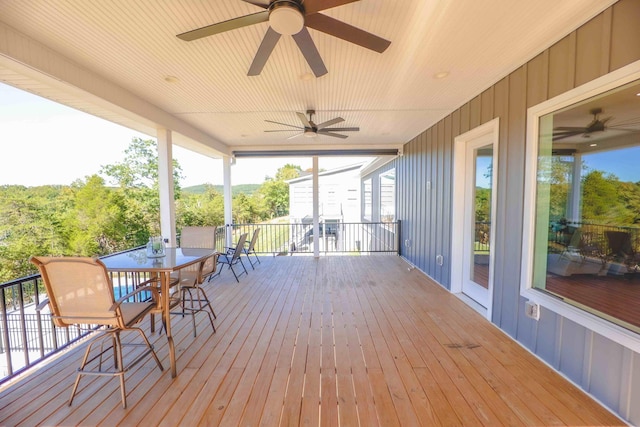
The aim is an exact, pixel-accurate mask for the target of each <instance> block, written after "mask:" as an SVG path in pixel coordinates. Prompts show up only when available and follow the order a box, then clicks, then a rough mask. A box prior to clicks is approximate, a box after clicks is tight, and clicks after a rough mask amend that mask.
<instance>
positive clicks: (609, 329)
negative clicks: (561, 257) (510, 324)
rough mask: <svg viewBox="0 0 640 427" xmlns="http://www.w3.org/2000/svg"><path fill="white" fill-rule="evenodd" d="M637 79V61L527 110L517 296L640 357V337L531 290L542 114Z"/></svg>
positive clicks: (639, 75)
mask: <svg viewBox="0 0 640 427" xmlns="http://www.w3.org/2000/svg"><path fill="white" fill-rule="evenodd" d="M639 78H640V61H636V62H634V63H632V64H629V65H627V66H625V67H623V68H620V69H618V70H616V71H614V72H612V73H609V74H607V75H605V76H602V77H600V78H597V79H595V80H593V81H591V82H588V83H586V84H584V85H582V86H580V87H577V88H575V89H572V90H570V91H568V92H565V93H563V94H561V95H558V96H556V97H554V98H552V99H549V100H548V101H545V102H543V103H541V104H538V105H536V106H533V107H531V108H529V109H528V111H527V141H526V142H527V148H526V165H525V193H524V196H525V197H524V218H523V220H524V223H523V239H522V268H521V272H522V273H521V277H520V294H521V295H522V296H523V297H525V298H527V299H529V300H530V301H533V302H535V303H537V304H540V305H541V306H542V307H545V308H547V309H549V310H551V311H553V312H555V313H557V314H559V315H560V316H563V317H565V318H567V319H569V320H572V321H573V322H576V323H577V324H579V325H582V326H584V327H585V328H588V329H590V330H592V331H594V332H596V333H598V334H600V335H602V336H604V337H606V338H608V339H610V340H612V341H614V342H616V343H618V344H620V345H623V346H625V347H627V348H629V349H631V350H633V351H635V352H639V353H640V334H637V333H635V332H633V331H631V330H629V329H625V328H623V327H622V326H618V325H616V324H615V323H612V322H609V321H607V320H604V319H603V318H601V317H598V316H596V315H594V314H591V313H589V312H587V311H584V310H581V309H579V308H577V307H575V306H572V305H570V304H568V303H565V302H564V301H562V300H561V299H560V298H556V297H554V296H552V295H550V294H548V293H546V292H543V291H541V290H539V289H535V288H533V287H532V285H533V284H532V277H533V255H534V246H533V245H534V235H533V233H534V229H535V209H536V176H537V160H538V121H539V118H540V117H541V116H544V115H545V114H548V113H552V112H554V111H556V110H559V109H561V108H564V107H567V106H569V105H571V104H574V103H576V102H579V101H582V100H584V99H586V98H589V97H592V96H595V95H598V94H600V93H603V92H606V91H608V90H611V89H614V88H616V87H618V86H621V85H624V84H626V83H629V82H631V81H633V80H637V79H639Z"/></svg>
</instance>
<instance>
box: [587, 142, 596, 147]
mask: <svg viewBox="0 0 640 427" xmlns="http://www.w3.org/2000/svg"><path fill="white" fill-rule="evenodd" d="M597 146H598V144H596V143H593V144H589V147H597Z"/></svg>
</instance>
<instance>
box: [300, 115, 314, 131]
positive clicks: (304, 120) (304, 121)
mask: <svg viewBox="0 0 640 427" xmlns="http://www.w3.org/2000/svg"><path fill="white" fill-rule="evenodd" d="M296 114H297V116H298V118H299V119H300V121H301V122H302V125H303V126H304V127H306V128H310V127H312V126H311V122H309V119H307V116H305V115H304V114H302V113H296Z"/></svg>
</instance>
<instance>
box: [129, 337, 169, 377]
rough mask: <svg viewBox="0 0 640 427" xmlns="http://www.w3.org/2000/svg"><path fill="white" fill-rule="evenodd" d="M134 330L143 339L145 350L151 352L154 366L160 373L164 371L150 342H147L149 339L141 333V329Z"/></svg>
mask: <svg viewBox="0 0 640 427" xmlns="http://www.w3.org/2000/svg"><path fill="white" fill-rule="evenodd" d="M136 329H137V330H138V333H139V334H140V336H141V337H142V339H143V341H144V343H145V344H146V346H147V348H148V349H149V351H150V352H151V356H152V357H153V360H155V361H156V365H158V368H160V370H161V371H164V368H163V367H162V363H160V359H158V355H157V354H156V351H155V350H154V349H153V346H152V345H151V342H150V341H149V338H147V336H146V335H145V333H144V332H143V331H142V329H140V328H136Z"/></svg>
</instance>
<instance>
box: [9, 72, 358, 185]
mask: <svg viewBox="0 0 640 427" xmlns="http://www.w3.org/2000/svg"><path fill="white" fill-rule="evenodd" d="M134 137H139V138H143V139H149V138H151V137H150V136H148V135H145V134H142V133H139V132H136V131H133V130H131V129H128V128H126V127H123V126H120V125H117V124H114V123H111V122H109V121H106V120H103V119H101V118H98V117H95V116H91V115H89V114H86V113H83V112H81V111H78V110H75V109H72V108H69V107H67V106H64V105H61V104H58V103H55V102H52V101H49V100H47V99H44V98H41V97H39V96H36V95H33V94H31V93H28V92H25V91H22V90H19V89H16V88H14V87H12V86H8V85H5V84H2V83H0V147H1V151H0V153H1V154H0V159H1V160H0V185H25V186H29V187H30V186H38V185H53V184H59V185H69V184H71V183H72V182H73V181H75V180H77V179H84V178H85V177H86V176H90V175H93V174H97V173H98V172H99V171H100V168H101V167H102V166H105V165H110V164H114V163H119V162H121V161H122V160H123V159H124V151H125V149H126V148H127V147H128V146H129V143H130V142H131V140H132V139H133V138H134ZM173 157H174V158H175V159H176V160H177V161H178V163H179V164H180V166H181V167H182V172H183V175H184V177H185V179H184V180H182V182H181V186H182V187H183V188H184V187H189V186H192V185H199V184H204V183H210V184H214V185H222V184H223V178H222V160H220V159H212V158H210V157H206V156H203V155H201V154H197V153H194V152H192V151H189V150H186V149H183V148H181V147H178V146H176V145H174V146H173ZM364 160H366V158H361V157H346V158H345V157H326V158H320V160H319V167H320V168H321V169H333V168H335V167H340V166H345V165H352V164H355V163H358V162H360V161H364ZM311 162H312V160H311V158H293V157H288V158H287V157H283V158H271V159H269V160H268V161H265V159H238V160H237V161H236V164H235V165H234V166H232V168H231V182H232V184H233V185H237V184H261V183H262V182H264V178H265V176H269V177H274V176H275V174H276V172H277V170H278V168H280V167H281V166H283V165H285V164H287V163H290V164H294V165H298V166H300V167H302V169H303V170H306V169H308V168H311V166H312V163H311Z"/></svg>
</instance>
